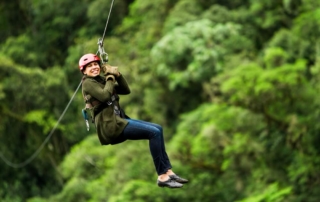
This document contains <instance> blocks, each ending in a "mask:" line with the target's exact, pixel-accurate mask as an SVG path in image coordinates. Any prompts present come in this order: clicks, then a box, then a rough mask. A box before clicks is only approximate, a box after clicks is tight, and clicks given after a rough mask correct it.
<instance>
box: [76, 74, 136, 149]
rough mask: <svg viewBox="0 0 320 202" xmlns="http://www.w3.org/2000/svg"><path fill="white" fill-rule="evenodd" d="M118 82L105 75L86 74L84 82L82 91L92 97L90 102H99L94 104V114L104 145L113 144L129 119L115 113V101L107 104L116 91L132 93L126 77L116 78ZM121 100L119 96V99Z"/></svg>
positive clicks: (117, 92) (118, 92) (123, 93)
mask: <svg viewBox="0 0 320 202" xmlns="http://www.w3.org/2000/svg"><path fill="white" fill-rule="evenodd" d="M116 80H117V82H116V83H113V82H112V81H110V80H109V81H106V79H105V77H103V76H100V75H99V76H96V77H89V76H86V75H85V76H84V81H83V83H82V92H83V94H84V95H85V96H88V95H89V97H91V98H90V99H89V102H91V103H99V104H98V105H97V104H94V108H93V114H94V123H95V126H96V131H97V134H98V137H99V140H100V143H101V144H102V145H108V144H111V142H112V140H113V139H114V138H116V137H118V135H120V133H121V132H122V131H123V129H124V128H125V126H126V125H127V124H128V121H127V120H125V119H123V118H121V117H120V116H117V115H116V114H115V113H114V105H115V104H116V102H113V103H112V104H111V105H107V104H106V103H107V102H108V101H111V97H112V95H113V94H114V93H116V94H120V95H126V94H129V93H130V88H129V86H128V84H127V81H126V80H125V78H124V77H123V76H122V75H120V76H119V77H117V78H116ZM117 102H119V98H118V100H117Z"/></svg>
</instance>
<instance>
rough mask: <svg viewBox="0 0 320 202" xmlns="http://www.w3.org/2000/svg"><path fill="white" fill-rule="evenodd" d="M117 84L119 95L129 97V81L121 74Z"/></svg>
mask: <svg viewBox="0 0 320 202" xmlns="http://www.w3.org/2000/svg"><path fill="white" fill-rule="evenodd" d="M117 83H118V85H116V86H115V90H116V92H117V94H119V95H127V94H130V92H131V91H130V88H129V85H128V83H127V80H126V79H125V78H124V76H123V75H122V74H121V75H120V76H119V77H117Z"/></svg>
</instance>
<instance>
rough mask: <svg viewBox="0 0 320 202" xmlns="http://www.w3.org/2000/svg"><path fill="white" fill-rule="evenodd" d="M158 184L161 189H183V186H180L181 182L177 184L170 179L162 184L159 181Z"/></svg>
mask: <svg viewBox="0 0 320 202" xmlns="http://www.w3.org/2000/svg"><path fill="white" fill-rule="evenodd" d="M157 184H158V186H159V187H169V188H181V187H183V184H180V183H179V182H176V181H174V180H172V179H168V180H167V181H164V182H161V181H159V180H158V181H157Z"/></svg>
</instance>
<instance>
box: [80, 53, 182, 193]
mask: <svg viewBox="0 0 320 202" xmlns="http://www.w3.org/2000/svg"><path fill="white" fill-rule="evenodd" d="M100 65H101V64H100V58H99V57H98V56H97V55H95V54H92V53H89V54H85V55H84V56H82V57H81V58H80V60H79V68H80V71H81V72H82V74H83V75H84V76H83V83H82V92H83V96H84V99H85V101H86V103H87V104H88V105H89V106H90V108H91V109H92V118H93V120H94V123H95V126H96V131H97V133H98V137H99V140H100V143H101V144H102V145H108V144H118V143H121V142H124V141H126V140H142V139H148V140H149V147H150V152H151V155H152V158H153V162H154V165H155V168H156V171H157V174H158V180H157V184H158V186H160V187H169V188H180V187H182V186H183V183H187V182H188V180H186V179H183V178H181V177H179V176H178V175H176V174H175V173H174V172H173V171H172V166H171V164H170V160H169V158H168V155H167V153H166V150H165V146H164V139H163V130H162V127H161V126H160V125H158V124H154V123H149V122H145V121H140V120H135V119H129V117H127V116H126V115H125V114H124V112H123V111H122V110H121V108H120V106H119V96H118V94H120V95H126V94H129V93H130V89H129V86H128V84H127V81H126V80H125V78H124V77H123V75H122V74H121V73H120V72H119V71H118V68H117V67H112V66H103V73H104V76H101V75H100V71H101V66H100Z"/></svg>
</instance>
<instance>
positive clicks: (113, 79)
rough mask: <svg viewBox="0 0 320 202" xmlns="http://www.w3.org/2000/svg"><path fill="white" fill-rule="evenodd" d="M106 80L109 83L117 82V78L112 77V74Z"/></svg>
mask: <svg viewBox="0 0 320 202" xmlns="http://www.w3.org/2000/svg"><path fill="white" fill-rule="evenodd" d="M106 80H107V81H109V80H111V81H112V82H115V81H116V78H115V77H114V75H112V74H107V75H106Z"/></svg>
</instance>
